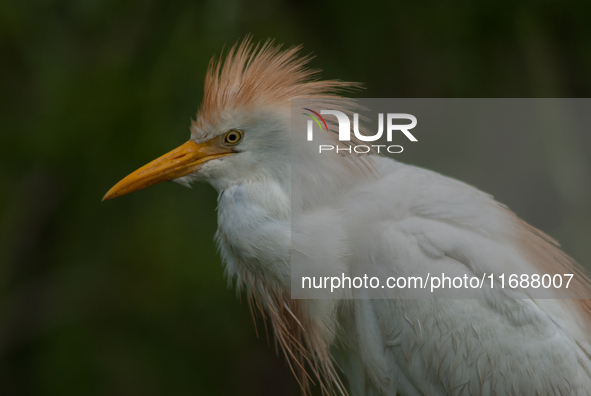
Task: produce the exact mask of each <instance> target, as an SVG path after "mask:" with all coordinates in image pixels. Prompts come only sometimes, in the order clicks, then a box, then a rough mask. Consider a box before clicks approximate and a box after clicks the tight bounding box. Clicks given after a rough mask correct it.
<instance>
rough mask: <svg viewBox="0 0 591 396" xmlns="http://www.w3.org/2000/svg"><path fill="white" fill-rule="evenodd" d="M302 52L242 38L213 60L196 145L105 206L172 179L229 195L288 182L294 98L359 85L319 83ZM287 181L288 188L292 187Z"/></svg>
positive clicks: (154, 165)
mask: <svg viewBox="0 0 591 396" xmlns="http://www.w3.org/2000/svg"><path fill="white" fill-rule="evenodd" d="M299 49H300V48H299V47H293V48H290V49H288V50H285V51H282V50H281V47H280V46H273V43H272V42H271V41H267V42H266V43H265V44H263V45H254V44H253V43H252V42H251V40H250V38H246V39H244V40H243V41H242V42H241V43H239V44H236V45H235V46H234V47H232V48H231V49H230V51H229V52H228V54H227V55H226V57H225V60H222V59H221V58H220V60H218V61H216V60H215V59H213V60H212V61H211V63H210V66H209V68H208V72H207V75H206V78H205V92H204V98H203V101H202V104H201V108H200V110H199V112H198V113H197V119H196V120H195V121H193V122H192V125H191V139H190V140H189V141H188V142H186V143H185V144H183V145H181V146H180V147H177V148H176V149H174V150H172V151H171V152H169V153H167V154H165V155H163V156H161V157H160V158H158V159H156V160H154V161H152V162H150V163H149V164H147V165H145V166H143V167H141V168H140V169H138V170H137V171H135V172H133V173H132V174H130V175H129V176H127V177H126V178H124V179H123V180H121V181H120V182H119V183H117V184H116V185H115V186H114V187H113V188H111V190H109V192H107V194H106V195H105V196H104V198H103V200H107V199H111V198H116V197H119V196H121V195H125V194H128V193H130V192H133V191H137V190H140V189H142V188H145V187H149V186H151V185H154V184H156V183H159V182H161V181H166V180H173V181H176V182H178V183H181V184H183V185H187V186H188V185H190V183H191V182H193V181H197V180H202V181H207V182H209V183H211V184H212V185H213V186H214V187H215V188H216V189H218V190H223V189H224V188H226V187H227V186H229V185H232V184H235V183H242V182H252V181H256V180H260V179H265V178H272V179H275V180H277V181H286V180H289V172H290V164H289V162H290V161H289V160H290V154H291V146H290V117H291V110H290V103H291V102H290V99H292V98H308V99H310V100H319V101H325V100H329V101H330V100H334V99H338V98H339V96H338V95H337V93H336V92H337V91H339V90H342V89H347V88H352V87H355V86H356V85H357V84H354V83H347V82H342V81H334V80H324V81H320V80H317V79H316V78H315V76H316V74H317V71H315V70H310V69H307V68H306V67H305V65H306V64H307V63H308V62H309V60H310V57H309V56H308V57H298V56H297V52H298V51H299ZM288 183H289V182H288Z"/></svg>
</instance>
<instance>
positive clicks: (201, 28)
mask: <svg viewBox="0 0 591 396" xmlns="http://www.w3.org/2000/svg"><path fill="white" fill-rule="evenodd" d="M590 17H591V3H589V2H584V1H581V2H569V1H566V2H559V1H541V2H531V3H520V4H515V3H514V2H503V1H498V0H482V1H478V2H457V3H454V4H452V3H448V2H441V1H438V2H428V3H424V2H405V3H402V2H394V1H392V2H383V3H370V2H364V1H330V2H316V1H295V0H292V1H288V2H285V1H283V2H281V1H252V0H251V1H236V0H222V1H219V0H217V1H214V0H211V1H207V2H195V1H162V0H159V1H156V0H147V1H146V0H143V1H114V0H89V1H87V0H85V1H53V0H45V1H43V0H40V1H36V2H33V1H15V0H13V1H6V0H2V1H0V86H1V92H2V95H1V99H0V100H1V102H0V105H1V107H0V128H1V134H0V394H1V395H142V396H144V395H296V394H298V391H297V384H296V383H295V380H293V379H292V378H291V374H290V373H289V370H288V368H287V366H286V364H285V363H284V360H283V358H282V357H279V358H277V357H276V356H275V352H274V349H273V343H272V341H271V345H270V346H268V345H267V341H266V339H265V337H264V332H263V335H261V337H260V338H257V337H256V334H255V330H254V326H253V324H252V320H251V318H250V314H249V312H248V308H247V306H246V304H245V303H242V304H241V303H239V302H238V301H237V299H236V298H235V292H234V291H233V290H228V289H227V284H226V281H225V280H224V279H223V271H222V267H221V266H220V260H219V258H218V256H217V254H216V249H215V246H214V244H213V234H214V232H215V229H216V217H215V206H216V193H215V191H214V190H213V189H212V188H211V187H209V186H207V185H198V186H195V187H194V188H193V189H191V190H189V189H185V188H183V187H181V186H178V185H176V184H173V183H163V184H161V185H156V186H154V187H151V188H149V189H147V190H143V191H140V192H137V193H134V194H131V195H129V196H126V197H123V198H119V199H116V200H114V201H109V202H106V203H100V199H101V197H102V196H103V194H104V193H105V192H106V191H107V190H108V189H109V188H110V187H111V186H112V185H113V184H114V183H115V182H117V181H118V180H119V179H120V178H122V177H123V176H125V175H127V174H128V173H129V172H131V171H133V170H135V169H136V168H138V167H139V166H141V165H143V164H145V163H147V162H148V161H150V160H152V159H154V158H156V157H157V156H159V155H161V154H163V153H165V152H167V151H169V150H170V149H172V148H174V147H176V146H178V145H179V144H181V143H183V142H184V141H186V140H187V139H188V137H189V129H188V127H189V121H190V118H191V117H194V115H195V112H196V110H197V108H198V106H199V103H200V100H201V95H202V91H203V77H204V73H205V69H206V67H207V64H208V62H209V59H210V58H211V57H212V56H213V55H214V54H219V53H220V51H221V50H222V47H223V46H224V45H225V46H226V48H227V47H228V46H229V45H231V44H233V43H234V42H235V41H236V40H237V39H239V38H240V37H243V36H244V35H246V34H247V33H252V34H253V35H254V38H255V39H256V40H264V39H266V38H268V37H272V38H276V39H277V42H278V43H285V44H286V45H297V44H304V51H303V52H304V53H310V52H313V53H314V55H316V58H315V59H314V60H313V62H312V66H313V67H317V68H322V69H324V76H325V77H328V78H338V79H343V80H350V81H360V82H363V83H365V85H366V87H367V89H366V90H365V91H364V92H359V93H356V94H355V95H356V96H358V97H587V96H590V93H591V23H589V21H590V20H591V18H590ZM501 132H502V131H500V133H499V135H498V136H490V135H487V136H483V135H479V134H478V133H477V131H475V132H474V133H471V134H466V135H462V134H457V135H453V136H440V137H438V138H437V139H434V140H433V141H431V142H428V141H421V146H420V147H419V146H416V148H413V151H411V152H409V153H408V154H405V155H406V157H404V158H403V159H404V160H405V161H408V162H412V163H415V164H417V165H421V166H425V167H429V168H431V169H434V170H436V171H439V172H442V173H445V174H448V175H451V176H454V177H457V178H460V179H462V180H466V181H468V182H470V183H471V184H474V185H476V186H478V187H480V188H482V189H484V190H485V191H488V192H491V193H493V194H495V196H496V197H497V198H498V199H499V200H500V201H502V202H504V203H506V204H508V205H509V206H510V207H511V208H512V209H514V210H515V211H516V212H517V213H518V214H519V215H520V216H522V217H523V218H525V219H526V220H527V221H529V222H531V223H532V224H534V225H535V226H537V227H540V228H542V229H543V230H544V231H546V232H548V233H549V234H550V235H552V236H554V237H556V238H557V239H559V240H560V241H561V242H562V243H563V246H564V247H565V250H566V251H567V252H569V253H570V254H571V255H573V256H574V257H575V258H576V259H577V260H579V261H580V262H582V263H583V264H587V263H591V247H590V245H591V244H590V243H589V242H590V241H591V213H590V209H589V200H590V198H591V191H590V189H591V187H590V184H591V183H589V181H590V180H591V178H590V174H591V166H590V164H591V158H590V156H589V152H590V151H591V138H590V136H589V133H588V132H586V131H584V132H583V133H579V134H573V133H568V134H561V131H560V130H557V131H555V132H554V133H539V131H523V134H520V135H519V136H511V137H510V138H508V137H507V136H504V135H503V134H502V133H501ZM258 328H259V332H262V329H263V327H262V324H261V323H260V322H259V325H258Z"/></svg>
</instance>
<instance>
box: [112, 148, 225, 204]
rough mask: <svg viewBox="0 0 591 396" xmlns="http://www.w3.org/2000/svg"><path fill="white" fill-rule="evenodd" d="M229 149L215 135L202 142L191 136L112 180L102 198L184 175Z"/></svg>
mask: <svg viewBox="0 0 591 396" xmlns="http://www.w3.org/2000/svg"><path fill="white" fill-rule="evenodd" d="M232 153H234V151H232V148H229V147H224V146H222V145H220V144H219V141H218V139H211V140H209V141H207V142H204V143H195V142H194V141H193V140H189V141H188V142H187V143H185V144H183V145H182V146H180V147H177V148H176V149H174V150H172V151H171V152H169V153H167V154H164V155H163V156H162V157H160V158H158V159H156V160H154V161H152V162H150V163H149V164H147V165H145V166H143V167H141V168H140V169H138V170H136V171H135V172H133V173H132V174H130V175H129V176H127V177H126V178H125V179H123V180H121V181H120V182H119V183H117V184H115V186H113V188H111V189H110V190H109V192H107V193H106V194H105V196H104V197H103V201H106V200H108V199H112V198H117V197H120V196H122V195H125V194H129V193H130V192H133V191H137V190H141V189H142V188H146V187H150V186H152V185H154V184H156V183H160V182H163V181H166V180H172V179H176V178H177V177H181V176H185V175H188V174H189V173H193V172H195V171H197V170H199V168H201V166H203V164H204V163H205V162H207V161H209V160H212V159H216V158H221V157H225V156H227V155H230V154H232Z"/></svg>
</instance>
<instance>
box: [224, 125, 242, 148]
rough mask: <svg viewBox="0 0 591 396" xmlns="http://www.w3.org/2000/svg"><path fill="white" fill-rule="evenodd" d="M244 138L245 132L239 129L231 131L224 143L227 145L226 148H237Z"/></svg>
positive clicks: (227, 133) (225, 137)
mask: <svg viewBox="0 0 591 396" xmlns="http://www.w3.org/2000/svg"><path fill="white" fill-rule="evenodd" d="M243 137H244V132H242V131H240V130H238V129H230V130H229V131H228V132H226V134H225V135H224V140H223V142H224V145H226V146H235V145H237V144H238V143H240V141H241V140H242V138H243Z"/></svg>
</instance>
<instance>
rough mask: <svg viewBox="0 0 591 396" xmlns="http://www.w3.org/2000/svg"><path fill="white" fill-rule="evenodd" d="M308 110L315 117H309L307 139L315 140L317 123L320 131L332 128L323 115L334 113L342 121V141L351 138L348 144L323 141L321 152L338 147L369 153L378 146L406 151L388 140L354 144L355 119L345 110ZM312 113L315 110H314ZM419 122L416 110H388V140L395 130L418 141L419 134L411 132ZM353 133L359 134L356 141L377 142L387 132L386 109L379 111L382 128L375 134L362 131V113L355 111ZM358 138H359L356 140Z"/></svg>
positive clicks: (396, 151)
mask: <svg viewBox="0 0 591 396" xmlns="http://www.w3.org/2000/svg"><path fill="white" fill-rule="evenodd" d="M304 110H306V111H308V112H309V113H303V114H304V115H306V116H308V117H310V118H311V119H310V120H308V128H307V139H308V141H309V142H311V141H313V140H314V124H316V125H318V127H319V128H320V131H321V132H323V131H327V132H328V125H327V123H326V120H325V119H324V117H322V115H333V116H335V117H336V119H337V122H338V124H339V141H341V142H349V144H348V145H346V146H338V145H337V146H335V145H331V144H320V145H319V146H318V152H319V153H322V152H323V151H332V150H336V152H337V153H340V152H345V153H353V152H355V153H358V154H364V153H369V152H370V151H372V149H373V150H375V151H376V152H378V153H380V150H382V152H384V151H387V152H388V153H391V154H398V153H401V152H402V151H403V147H402V146H400V145H385V144H370V145H365V144H354V143H353V144H352V143H350V142H351V120H350V119H349V117H348V116H347V115H346V114H345V113H343V112H342V111H338V110H320V113H318V112H317V111H314V110H312V109H309V108H304ZM310 113H312V114H310ZM395 120H407V121H410V124H399V123H396V122H395ZM415 126H417V118H416V117H415V116H413V115H412V114H406V113H387V114H386V140H387V141H388V142H392V137H393V136H394V132H402V133H403V134H404V136H406V137H407V138H408V140H410V141H411V142H417V141H418V140H417V138H416V137H414V135H413V134H412V133H410V131H409V130H410V129H413V128H414V127H415ZM353 133H354V135H355V139H356V141H361V142H375V141H376V140H378V139H380V138H381V137H382V136H383V134H384V113H379V114H378V131H377V132H376V133H375V134H374V135H363V134H361V133H360V132H359V114H358V113H353ZM354 142H355V141H354Z"/></svg>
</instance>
